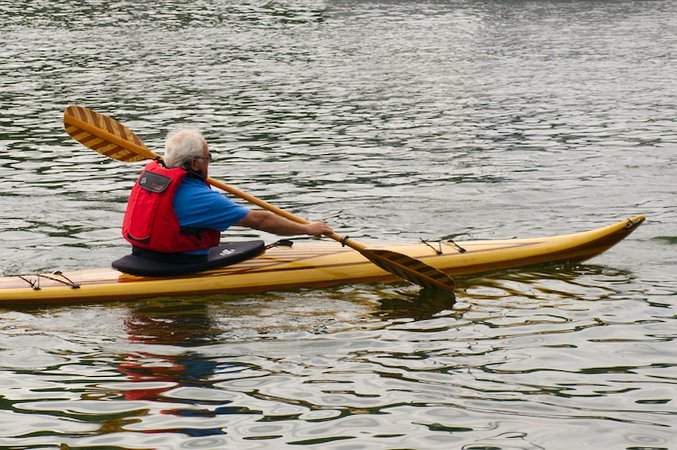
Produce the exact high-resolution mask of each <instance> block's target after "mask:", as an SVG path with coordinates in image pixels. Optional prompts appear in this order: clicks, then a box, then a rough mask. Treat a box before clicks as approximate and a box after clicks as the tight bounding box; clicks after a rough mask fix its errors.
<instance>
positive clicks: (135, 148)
mask: <svg viewBox="0 0 677 450" xmlns="http://www.w3.org/2000/svg"><path fill="white" fill-rule="evenodd" d="M67 121H68V124H70V125H75V126H77V127H78V128H81V129H83V130H85V131H88V132H90V133H92V134H96V135H97V136H99V138H100V139H101V140H103V141H108V142H111V143H113V144H115V145H118V146H120V147H125V148H127V149H129V150H130V151H132V152H134V153H136V154H138V155H142V156H145V157H146V158H147V159H159V160H161V159H162V157H161V156H160V155H158V154H156V153H155V152H153V151H152V150H150V149H149V148H147V147H145V146H142V145H138V144H136V143H134V142H130V141H129V140H126V139H123V138H121V137H119V136H117V135H115V134H113V133H111V132H110V131H109V130H105V129H102V128H100V127H96V126H94V125H92V124H90V123H89V122H85V121H83V120H80V119H78V118H77V117H74V116H69V117H68V119H67ZM206 181H207V183H209V184H211V185H212V186H214V187H216V188H219V189H221V190H222V191H225V192H228V193H230V194H233V195H235V196H237V197H240V198H241V199H242V200H245V201H247V202H249V203H252V204H254V205H256V206H260V207H261V208H263V209H266V210H268V211H270V212H272V213H274V214H277V215H278V216H282V217H284V218H285V219H287V220H291V221H292V222H296V223H300V224H303V225H307V224H308V223H310V222H308V221H307V220H306V219H303V218H302V217H299V216H296V215H294V214H292V213H290V212H288V211H285V210H284V209H281V208H278V207H277V206H273V205H271V204H270V203H268V202H266V201H263V200H261V199H259V198H257V197H255V196H253V195H251V194H248V193H246V192H243V191H241V190H239V189H237V188H236V187H234V186H231V185H229V184H226V183H223V182H221V181H218V180H215V179H213V178H207V179H206ZM327 237H330V238H331V239H334V240H336V241H338V242H340V243H342V244H344V245H347V246H348V247H350V248H352V249H354V250H357V251H358V252H362V251H363V250H364V249H365V248H366V247H365V246H363V245H361V244H358V243H357V242H353V241H350V240H348V239H345V238H343V237H342V236H340V235H338V234H336V233H331V234H329V235H327Z"/></svg>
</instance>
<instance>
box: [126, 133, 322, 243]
mask: <svg viewBox="0 0 677 450" xmlns="http://www.w3.org/2000/svg"><path fill="white" fill-rule="evenodd" d="M210 161H211V153H210V152H209V146H208V145H207V141H206V140H205V138H204V137H203V136H202V134H201V133H200V132H199V131H197V130H192V129H183V130H179V131H177V132H174V133H171V134H170V135H169V136H168V137H167V140H166V142H165V154H164V164H163V163H162V162H158V161H152V162H150V163H149V164H147V165H146V167H145V168H144V171H143V172H142V173H141V175H140V176H139V179H138V180H137V182H136V183H135V185H134V187H133V188H132V192H131V194H130V196H129V201H128V204H127V210H126V212H125V218H124V223H123V227H122V234H123V236H124V238H125V239H126V240H127V241H129V242H130V243H131V244H132V245H133V246H134V247H136V248H141V249H144V250H150V251H153V252H159V253H174V254H175V253H192V254H204V253H206V252H207V250H208V249H209V248H211V247H214V246H216V245H218V243H219V237H220V232H221V231H224V230H226V229H228V228H230V227H231V226H233V225H239V226H243V227H249V228H253V229H255V230H260V231H265V232H268V233H272V234H278V235H285V236H289V235H296V234H307V235H312V236H321V235H327V234H331V233H333V230H332V228H331V227H330V226H329V225H327V224H325V223H323V222H311V223H308V224H300V223H296V222H292V221H290V220H287V219H285V218H283V217H280V216H278V215H275V214H273V213H271V212H268V211H257V210H250V209H249V208H246V207H243V206H240V205H237V204H236V203H234V202H233V201H232V200H230V199H229V198H228V197H226V196H225V195H223V194H221V193H219V192H217V191H214V190H212V189H211V188H210V186H209V185H208V184H207V182H206V179H207V177H208V174H209V162H210Z"/></svg>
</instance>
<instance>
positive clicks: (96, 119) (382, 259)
mask: <svg viewBox="0 0 677 450" xmlns="http://www.w3.org/2000/svg"><path fill="white" fill-rule="evenodd" d="M63 122H64V128H65V129H66V132H67V133H68V134H69V135H71V136H72V137H73V138H74V139H75V140H77V141H78V142H80V143H82V144H83V145H85V146H86V147H88V148H90V149H92V150H94V151H96V152H98V153H101V154H102V155H106V156H108V157H109V158H112V159H115V160H118V161H124V162H136V161H143V160H147V159H156V160H161V159H162V158H161V157H160V156H159V155H157V154H156V153H155V152H153V151H152V150H150V149H149V148H148V147H146V146H145V144H144V143H143V142H142V141H141V139H139V138H138V137H137V136H136V135H135V134H134V132H132V131H131V130H130V129H129V128H127V127H125V126H124V125H122V124H121V123H120V122H118V121H117V120H115V119H113V118H111V117H108V116H106V115H104V114H100V113H97V112H95V111H92V110H91V109H89V108H86V107H84V106H69V107H67V108H66V110H65V111H64V116H63ZM207 182H208V183H209V184H211V185H212V186H214V187H217V188H219V189H221V190H223V191H226V192H229V193H231V194H233V195H236V196H237V197H240V198H241V199H243V200H246V201H247V202H249V203H252V204H254V205H257V206H259V207H261V208H263V209H266V210H268V211H271V212H273V213H275V214H277V215H279V216H282V217H284V218H286V219H288V220H291V221H292V222H296V223H302V224H307V223H309V222H308V221H307V220H305V219H303V218H301V217H298V216H295V215H294V214H292V213H290V212H287V211H285V210H283V209H280V208H278V207H276V206H273V205H271V204H269V203H267V202H265V201H263V200H260V199H258V198H256V197H254V196H253V195H251V194H248V193H246V192H243V191H241V190H239V189H237V188H235V187H233V186H230V185H228V184H225V183H222V182H220V181H217V180H214V179H212V178H207ZM329 237H330V238H332V239H334V240H336V241H338V242H340V243H341V244H343V245H347V246H348V247H350V248H352V249H354V250H356V251H358V252H360V253H361V254H362V255H363V256H364V257H365V258H367V259H368V260H369V261H371V262H373V263H374V264H376V265H377V266H378V267H380V268H381V269H383V270H385V271H386V272H390V273H392V274H394V275H397V276H399V277H400V278H404V279H405V280H408V281H410V282H412V283H414V284H418V285H419V286H423V287H425V288H435V289H442V290H445V291H448V292H450V293H452V294H453V292H454V288H455V287H456V284H455V283H454V280H453V279H452V278H451V277H449V276H448V275H446V274H445V273H444V272H441V271H440V270H437V269H435V268H434V267H431V266H429V265H428V264H425V263H423V262H421V261H419V260H417V259H414V258H412V257H410V256H407V255H403V254H401V253H397V252H393V251H390V250H380V249H368V248H366V247H365V246H364V245H362V244H359V243H357V242H355V241H352V240H349V239H347V238H344V237H342V236H340V235H338V234H336V233H333V234H331V235H330V236H329Z"/></svg>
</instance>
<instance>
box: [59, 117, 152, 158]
mask: <svg viewBox="0 0 677 450" xmlns="http://www.w3.org/2000/svg"><path fill="white" fill-rule="evenodd" d="M63 123H64V128H65V130H66V132H67V133H68V134H69V135H71V137H73V139H75V140H76V141H78V142H80V143H81V144H83V145H84V146H86V147H88V148H91V149H92V150H94V151H96V152H98V153H101V154H102V155H105V156H108V157H109V158H112V159H116V160H118V161H125V162H135V161H143V160H146V159H155V158H156V157H157V155H156V154H155V153H153V152H152V151H151V150H150V149H149V148H148V147H146V146H145V145H144V143H143V142H142V141H141V139H139V138H138V137H137V136H136V135H135V134H134V132H133V131H132V130H130V129H129V128H127V127H125V126H124V125H122V124H121V123H120V122H118V121H117V120H115V119H113V118H110V117H108V116H106V115H105V114H100V113H97V112H95V111H92V110H91V109H89V108H86V107H84V106H73V105H71V106H69V107H67V108H66V110H65V111H64V113H63Z"/></svg>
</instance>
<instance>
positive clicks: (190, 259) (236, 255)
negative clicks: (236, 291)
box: [111, 241, 266, 277]
mask: <svg viewBox="0 0 677 450" xmlns="http://www.w3.org/2000/svg"><path fill="white" fill-rule="evenodd" d="M265 250H266V245H265V243H264V242H263V241H245V242H224V243H221V244H219V245H218V246H216V247H212V248H210V249H209V253H208V254H207V255H187V254H171V253H157V252H151V251H148V250H142V249H138V248H134V250H133V252H132V254H130V255H127V256H123V257H122V258H120V259H117V260H115V261H113V262H112V264H111V265H112V266H113V268H114V269H116V270H119V271H120V272H124V273H128V274H131V275H140V276H144V277H169V276H177V275H186V274H190V273H195V272H200V271H203V270H208V269H214V268H217V267H223V266H228V265H231V264H236V263H239V262H242V261H245V260H247V259H251V258H255V257H257V256H259V255H260V254H262V253H263V252H264V251H265Z"/></svg>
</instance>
